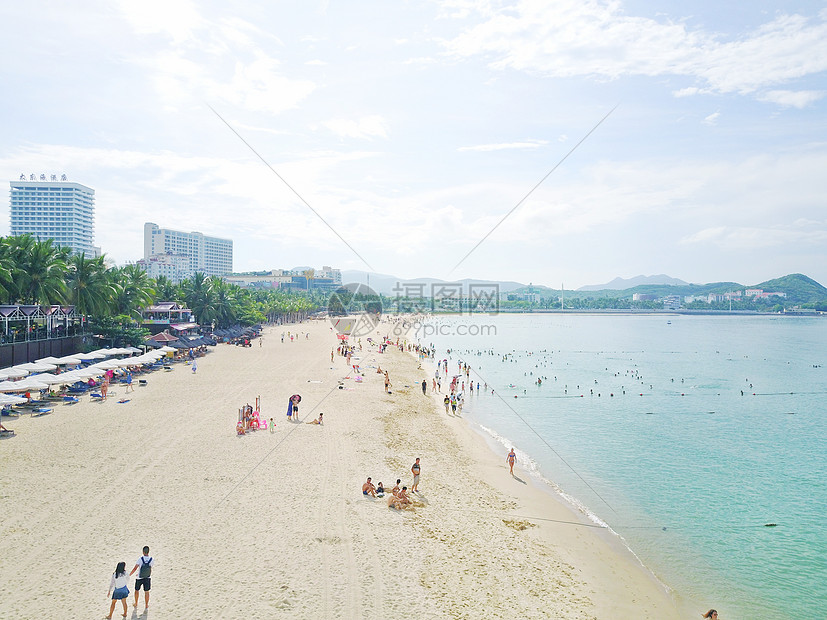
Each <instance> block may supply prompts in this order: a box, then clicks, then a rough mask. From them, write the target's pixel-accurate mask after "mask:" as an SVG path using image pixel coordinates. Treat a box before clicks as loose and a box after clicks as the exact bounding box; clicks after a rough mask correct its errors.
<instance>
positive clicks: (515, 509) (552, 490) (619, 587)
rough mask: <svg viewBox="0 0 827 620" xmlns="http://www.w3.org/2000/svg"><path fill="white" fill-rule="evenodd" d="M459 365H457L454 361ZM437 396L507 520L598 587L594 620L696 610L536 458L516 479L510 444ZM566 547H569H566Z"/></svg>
mask: <svg viewBox="0 0 827 620" xmlns="http://www.w3.org/2000/svg"><path fill="white" fill-rule="evenodd" d="M449 359H450V358H449ZM453 363H456V360H453V361H450V362H449V364H453ZM424 366H425V367H426V368H427V372H428V378H429V379H430V378H431V377H433V375H434V370H435V367H434V365H433V363H432V362H430V361H425V362H424ZM443 388H444V386H443ZM443 391H445V390H444V389H443ZM429 392H430V384H429ZM432 396H433V402H434V406H435V408H436V413H437V414H438V415H440V417H441V418H442V419H443V420H444V421H445V422H446V423H447V424H448V425H449V426H450V428H451V430H452V431H453V433H454V436H455V438H456V440H457V443H458V445H459V447H460V452H461V453H463V454H468V455H469V456H471V457H472V458H473V459H474V461H475V462H474V465H473V469H474V470H475V471H477V472H478V473H483V475H482V478H483V479H484V480H485V481H486V482H487V483H488V484H490V485H491V486H492V487H493V490H494V491H495V492H496V493H498V494H501V495H502V496H504V497H505V498H506V501H507V504H508V506H509V510H507V511H506V514H504V515H503V521H506V520H510V521H513V522H515V523H520V524H522V525H528V528H529V529H528V530H526V531H522V532H521V533H522V534H524V535H525V536H526V538H529V539H531V542H532V544H533V545H535V546H536V547H537V548H538V549H544V548H551V549H553V550H554V553H557V554H559V559H560V560H561V561H563V562H566V563H569V565H570V567H571V568H572V569H573V570H574V571H576V572H577V574H578V576H579V577H580V578H581V579H583V583H584V584H591V585H593V588H592V589H591V590H590V595H591V604H592V613H593V614H594V617H595V618H680V617H684V615H685V614H687V613H690V612H691V611H692V610H694V609H695V607H697V606H695V607H692V606H691V605H690V604H689V602H688V601H682V602H680V603H679V601H678V599H677V596H676V594H677V593H675V592H674V591H673V590H672V589H671V588H670V587H669V586H668V584H666V583H664V582H663V581H661V580H660V579H659V578H658V577H657V575H655V574H654V573H653V572H652V571H651V569H650V568H649V567H648V566H646V565H645V564H644V563H643V562H642V561H641V560H640V558H639V557H638V556H637V555H636V554H635V553H634V551H633V550H632V549H631V548H630V547H629V546H628V545H627V544H626V542H625V541H624V539H623V538H622V537H621V536H620V535H619V534H618V533H616V532H614V531H613V530H611V529H610V528H609V527H608V526H607V525H606V524H605V523H603V522H602V521H601V520H600V518H599V516H597V515H595V514H593V513H590V512H589V511H587V509H586V508H585V507H584V506H582V505H580V506H579V505H578V503H577V502H576V499H575V498H572V497H568V496H566V495H565V494H564V493H563V492H562V491H561V490H559V489H558V488H556V487H555V485H554V483H553V481H550V480H548V479H546V478H545V477H543V475H542V472H541V471H540V470H539V469H536V470H535V471H530V470H529V469H528V468H526V466H525V465H526V463H525V460H526V459H530V458H531V457H530V455H523V454H521V453H519V451H518V455H519V457H520V458H518V461H517V464H516V465H515V467H514V472H515V476H514V478H512V477H511V476H510V475H509V473H508V467H507V465H506V463H505V456H506V454H507V452H508V447H506V446H505V440H506V439H507V438H503V437H499V438H497V437H495V436H494V435H492V434H491V432H487V430H486V429H484V428H482V427H480V426H479V425H478V424H476V423H474V422H472V421H471V420H470V419H468V417H467V416H466V415H463V416H458V417H454V416H452V415H446V414H445V412H444V410H443V406H442V402H441V399H442V398H443V396H444V394H433V395H432ZM529 531H530V534H529V533H528V532H529ZM561 541H565V543H564V544H562V545H561ZM544 553H545V551H541V552H540V555H543V554H544ZM569 613H570V612H569ZM555 617H556V616H555ZM560 617H563V616H562V615H561V616H560ZM566 617H568V616H566Z"/></svg>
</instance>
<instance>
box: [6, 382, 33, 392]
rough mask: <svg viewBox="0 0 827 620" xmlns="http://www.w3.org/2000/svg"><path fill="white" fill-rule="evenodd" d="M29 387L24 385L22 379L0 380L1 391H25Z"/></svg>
mask: <svg viewBox="0 0 827 620" xmlns="http://www.w3.org/2000/svg"><path fill="white" fill-rule="evenodd" d="M27 389H28V388H27V387H26V386H25V385H23V382H22V381H2V382H0V392H25V391H26V390H27Z"/></svg>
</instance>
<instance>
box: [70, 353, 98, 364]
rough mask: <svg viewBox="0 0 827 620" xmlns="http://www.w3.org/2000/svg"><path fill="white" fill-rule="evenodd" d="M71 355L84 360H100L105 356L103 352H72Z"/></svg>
mask: <svg viewBox="0 0 827 620" xmlns="http://www.w3.org/2000/svg"><path fill="white" fill-rule="evenodd" d="M72 357H75V358H77V359H79V360H83V361H84V362H91V361H92V360H102V359H106V356H105V355H104V354H103V353H94V352H91V353H74V354H73V355H72Z"/></svg>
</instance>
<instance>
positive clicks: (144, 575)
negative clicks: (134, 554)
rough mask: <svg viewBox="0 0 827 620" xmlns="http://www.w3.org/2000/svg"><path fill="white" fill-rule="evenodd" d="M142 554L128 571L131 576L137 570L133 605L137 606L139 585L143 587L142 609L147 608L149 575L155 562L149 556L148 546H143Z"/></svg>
mask: <svg viewBox="0 0 827 620" xmlns="http://www.w3.org/2000/svg"><path fill="white" fill-rule="evenodd" d="M143 551H144V554H143V555H142V556H141V557H140V558H138V561H137V562H136V563H135V566H134V567H133V569H132V571H131V572H130V573H129V575H130V576H131V575H132V574H133V573H134V572H135V571H138V578H137V579H136V580H135V604H134V605H133V607H137V606H138V592H139V591H140V589H141V587H143V589H144V609H148V608H149V588H150V577H151V576H152V567H153V566H154V565H155V562H154V561H153V559H152V558H151V557H149V547H144V549H143Z"/></svg>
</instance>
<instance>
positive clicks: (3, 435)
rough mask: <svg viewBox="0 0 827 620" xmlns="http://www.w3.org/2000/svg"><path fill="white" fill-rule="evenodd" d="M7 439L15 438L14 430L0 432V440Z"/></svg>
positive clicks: (8, 429)
mask: <svg viewBox="0 0 827 620" xmlns="http://www.w3.org/2000/svg"><path fill="white" fill-rule="evenodd" d="M6 437H14V430H13V429H11V428H7V429H6V430H0V439H5V438H6Z"/></svg>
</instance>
